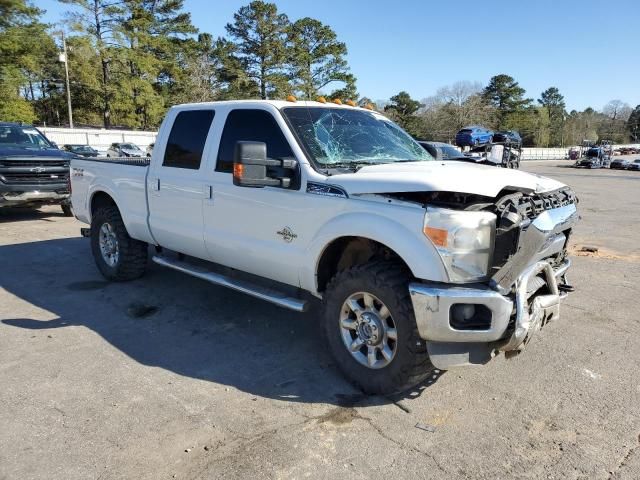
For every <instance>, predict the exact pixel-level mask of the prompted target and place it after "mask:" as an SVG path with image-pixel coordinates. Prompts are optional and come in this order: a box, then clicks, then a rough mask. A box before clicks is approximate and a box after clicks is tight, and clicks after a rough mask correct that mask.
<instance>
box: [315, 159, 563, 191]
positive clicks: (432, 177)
mask: <svg viewBox="0 0 640 480" xmlns="http://www.w3.org/2000/svg"><path fill="white" fill-rule="evenodd" d="M327 183H331V184H333V185H337V186H340V187H342V188H343V189H344V190H346V192H347V193H349V194H353V195H358V194H366V193H400V192H429V191H430V192H457V193H468V194H475V195H484V196H487V197H496V196H497V195H498V193H500V191H501V190H503V189H505V188H507V187H515V188H516V189H518V190H530V191H532V192H537V193H541V192H546V191H551V190H557V189H558V188H562V187H564V186H565V185H564V184H563V183H561V182H558V181H556V180H552V179H550V178H546V177H542V176H540V175H535V174H532V173H526V172H521V171H519V170H512V169H507V168H498V167H492V166H488V165H475V164H473V163H465V162H455V161H451V162H442V161H433V162H432V161H426V162H407V163H386V164H382V165H371V166H366V167H363V168H361V169H360V170H358V171H357V172H355V173H348V174H344V175H334V176H332V177H329V178H328V179H327Z"/></svg>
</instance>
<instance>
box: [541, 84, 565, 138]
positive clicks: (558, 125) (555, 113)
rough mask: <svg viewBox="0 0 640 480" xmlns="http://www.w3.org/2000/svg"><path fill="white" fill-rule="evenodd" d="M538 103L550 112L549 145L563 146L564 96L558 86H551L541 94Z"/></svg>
mask: <svg viewBox="0 0 640 480" xmlns="http://www.w3.org/2000/svg"><path fill="white" fill-rule="evenodd" d="M538 103H539V104H540V105H541V106H543V107H545V108H546V109H547V111H548V112H549V146H551V147H559V146H561V145H562V144H563V143H564V142H563V131H562V130H563V126H564V118H565V111H564V107H565V104H564V97H563V96H562V95H561V94H560V91H559V90H558V89H557V88H556V87H549V88H547V89H546V90H545V91H544V92H542V93H541V94H540V98H539V99H538Z"/></svg>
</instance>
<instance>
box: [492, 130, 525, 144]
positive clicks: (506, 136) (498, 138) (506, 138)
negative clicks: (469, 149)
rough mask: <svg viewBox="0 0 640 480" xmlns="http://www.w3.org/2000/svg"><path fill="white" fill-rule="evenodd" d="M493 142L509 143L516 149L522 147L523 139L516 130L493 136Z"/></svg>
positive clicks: (497, 133)
mask: <svg viewBox="0 0 640 480" xmlns="http://www.w3.org/2000/svg"><path fill="white" fill-rule="evenodd" d="M493 142H500V143H508V144H509V145H512V146H514V147H520V146H522V137H521V136H520V134H519V133H518V132H516V131H515V130H504V131H501V132H496V133H494V134H493Z"/></svg>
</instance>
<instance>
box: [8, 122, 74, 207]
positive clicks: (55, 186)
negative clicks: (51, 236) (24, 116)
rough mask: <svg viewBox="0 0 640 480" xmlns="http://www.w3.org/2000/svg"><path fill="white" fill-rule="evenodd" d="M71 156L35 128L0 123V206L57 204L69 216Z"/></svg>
mask: <svg viewBox="0 0 640 480" xmlns="http://www.w3.org/2000/svg"><path fill="white" fill-rule="evenodd" d="M73 157H74V155H72V154H71V153H69V152H65V151H62V150H60V149H59V148H58V147H56V146H55V144H54V143H53V142H51V141H49V139H47V137H45V136H44V135H43V133H42V132H41V131H40V130H38V129H37V128H35V127H32V126H30V125H19V124H17V123H9V122H0V207H14V206H20V207H33V208H38V207H40V206H41V205H46V204H59V205H60V206H61V207H62V211H63V213H64V214H65V215H66V216H72V215H73V213H72V211H71V204H70V202H69V161H70V160H71V159H72V158H73Z"/></svg>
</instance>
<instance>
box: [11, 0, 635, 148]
mask: <svg viewBox="0 0 640 480" xmlns="http://www.w3.org/2000/svg"><path fill="white" fill-rule="evenodd" d="M59 1H60V2H61V3H63V4H66V5H68V11H67V12H66V14H65V30H66V31H67V38H66V40H67V49H68V55H67V57H68V58H66V61H67V65H68V68H69V77H70V85H71V98H72V105H73V113H74V121H75V124H76V125H91V126H103V127H105V128H113V127H126V128H134V129H149V128H156V127H157V126H158V125H159V123H160V122H161V120H162V117H163V116H164V113H165V112H166V110H167V108H169V107H170V106H171V105H174V104H177V103H185V102H203V101H213V100H225V99H250V98H285V97H286V96H287V95H290V94H293V95H295V96H297V97H298V98H301V99H315V98H316V97H317V96H318V95H320V94H323V93H324V94H325V95H326V96H327V98H330V99H331V98H341V99H343V100H345V99H352V100H354V101H357V102H358V103H359V104H360V105H364V104H367V103H374V102H372V101H371V99H370V98H368V97H365V96H360V95H359V94H358V92H357V89H356V78H355V76H354V75H353V74H352V73H351V71H350V68H349V65H348V63H347V60H346V55H347V46H346V45H345V44H344V43H343V42H340V41H339V40H338V38H337V36H336V33H335V32H334V31H333V30H332V29H331V28H330V27H329V26H327V25H324V24H323V23H321V22H320V21H318V20H316V19H313V18H309V17H306V18H301V19H298V20H291V19H289V18H288V17H287V15H286V14H284V13H282V12H279V11H278V9H277V7H276V5H275V4H273V3H267V2H264V1H261V0H255V1H252V2H251V3H249V4H248V5H246V6H243V7H241V8H240V9H239V10H238V11H237V12H236V13H235V14H234V15H233V18H232V19H230V20H231V21H230V22H229V23H227V24H226V27H225V30H226V35H225V36H224V37H219V38H214V37H213V36H212V35H210V34H208V33H203V32H199V31H198V30H197V29H196V28H195V27H194V25H193V24H192V22H191V16H190V14H189V13H188V12H185V11H184V0H59ZM42 14H43V11H42V10H41V9H39V8H37V7H35V6H34V5H33V4H32V3H30V2H29V1H28V0H0V120H9V121H24V122H35V123H38V124H47V125H65V124H68V118H67V109H66V92H65V83H64V82H65V74H64V63H61V62H60V61H59V58H58V55H59V53H60V38H61V37H60V34H61V32H59V31H57V30H56V29H55V28H54V27H53V26H51V25H47V24H44V23H43V22H42V21H41V18H42ZM525 93H526V92H525V90H524V89H523V88H522V87H521V86H520V85H519V84H518V82H517V81H515V80H514V79H513V78H512V77H510V76H509V75H504V74H501V75H496V76H495V77H493V78H491V80H490V81H489V83H488V84H487V85H486V86H483V85H482V84H480V83H477V82H476V83H472V82H466V81H462V82H457V83H454V84H453V85H451V86H447V87H443V88H441V89H439V90H438V91H437V92H436V93H435V95H433V96H431V97H427V98H424V99H422V100H417V99H413V98H411V96H410V95H409V94H408V93H407V92H404V91H403V92H399V93H398V94H397V95H394V96H393V97H391V98H390V99H389V100H383V101H378V102H377V103H378V108H379V109H381V110H384V111H385V113H386V114H387V115H389V116H390V117H392V118H393V119H394V120H396V121H397V122H398V123H399V124H400V125H401V126H402V127H404V128H405V129H406V130H407V131H409V133H411V134H412V135H414V136H415V137H417V138H423V139H432V140H440V141H449V142H451V141H452V140H453V138H454V136H455V133H456V132H457V131H458V130H459V129H460V128H462V127H463V126H466V125H470V124H482V125H485V126H487V127H490V128H494V129H514V130H518V131H519V132H520V133H521V135H522V136H523V138H524V142H525V145H528V146H561V145H574V144H577V143H581V142H582V141H583V140H591V141H596V140H600V139H609V140H613V141H614V142H626V141H629V140H631V141H640V105H639V106H637V107H636V108H635V109H633V110H632V109H631V108H630V107H629V105H627V104H625V103H623V102H621V101H619V100H612V101H611V102H609V103H608V104H607V105H606V106H605V107H604V108H603V109H602V110H601V111H595V110H594V109H592V108H587V109H585V110H584V111H582V112H577V111H575V110H572V111H570V112H567V110H566V106H565V102H564V97H563V95H562V94H561V93H560V92H559V91H558V89H557V88H555V87H550V88H548V89H547V90H545V91H544V92H542V93H541V94H540V98H538V99H537V101H534V100H533V99H531V98H526V97H525Z"/></svg>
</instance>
